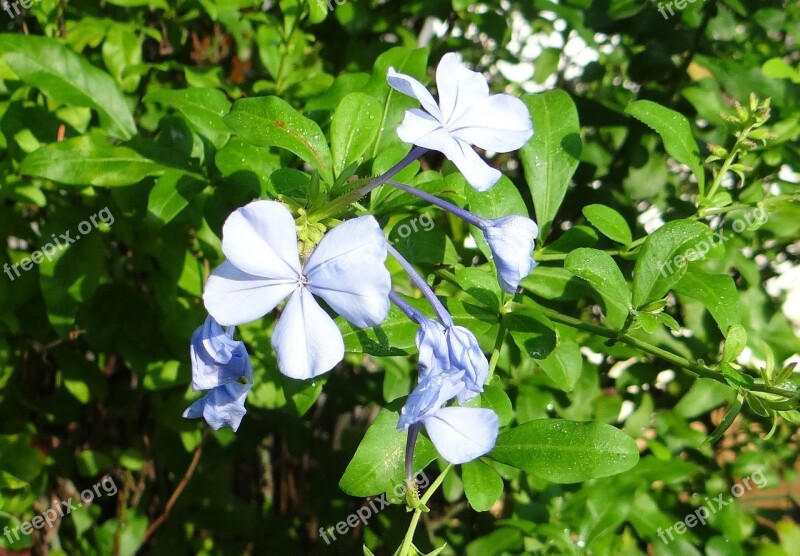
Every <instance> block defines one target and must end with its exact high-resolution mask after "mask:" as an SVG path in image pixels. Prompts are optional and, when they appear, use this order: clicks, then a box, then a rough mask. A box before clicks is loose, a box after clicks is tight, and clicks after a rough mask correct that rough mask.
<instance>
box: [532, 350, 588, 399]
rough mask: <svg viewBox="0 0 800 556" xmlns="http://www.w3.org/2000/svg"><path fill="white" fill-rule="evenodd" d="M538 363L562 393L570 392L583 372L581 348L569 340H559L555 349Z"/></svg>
mask: <svg viewBox="0 0 800 556" xmlns="http://www.w3.org/2000/svg"><path fill="white" fill-rule="evenodd" d="M538 363H539V366H540V367H541V368H542V369H543V370H544V372H545V373H546V374H547V376H548V377H550V380H552V381H553V382H555V383H556V386H557V387H558V388H559V389H561V390H563V391H564V392H572V390H573V389H574V388H575V384H576V383H577V382H578V379H579V378H580V377H581V372H582V371H583V358H582V357H581V348H580V346H578V344H576V343H575V342H572V341H570V340H561V341H560V342H559V343H558V345H557V346H556V349H555V350H554V351H553V352H552V353H551V354H550V355H548V356H547V357H545V358H544V359H542V360H541V361H539V362H538Z"/></svg>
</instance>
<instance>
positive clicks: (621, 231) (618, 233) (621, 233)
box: [583, 205, 633, 246]
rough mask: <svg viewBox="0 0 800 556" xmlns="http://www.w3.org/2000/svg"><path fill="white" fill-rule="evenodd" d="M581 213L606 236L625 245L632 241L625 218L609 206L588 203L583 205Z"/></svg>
mask: <svg viewBox="0 0 800 556" xmlns="http://www.w3.org/2000/svg"><path fill="white" fill-rule="evenodd" d="M583 215H584V216H585V217H586V219H587V220H588V221H589V222H591V223H592V226H594V227H595V228H597V229H598V230H600V232H601V233H602V234H603V235H605V236H606V237H607V238H609V239H613V240H614V241H616V242H617V243H621V244H622V245H625V246H627V245H630V244H631V241H633V238H632V237H631V229H630V228H629V227H628V223H627V222H626V221H625V218H624V217H623V216H622V215H621V214H620V213H618V212H617V211H615V210H614V209H612V208H611V207H607V206H605V205H589V206H587V207H583Z"/></svg>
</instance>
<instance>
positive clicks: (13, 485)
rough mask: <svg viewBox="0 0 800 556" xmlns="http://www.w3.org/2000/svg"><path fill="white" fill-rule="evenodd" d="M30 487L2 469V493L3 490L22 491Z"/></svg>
mask: <svg viewBox="0 0 800 556" xmlns="http://www.w3.org/2000/svg"><path fill="white" fill-rule="evenodd" d="M28 486H29V485H28V483H26V482H25V481H23V480H22V479H18V478H17V477H15V476H14V475H12V474H11V473H8V472H6V471H3V470H2V469H0V491H3V490H20V489H24V488H27V487H28Z"/></svg>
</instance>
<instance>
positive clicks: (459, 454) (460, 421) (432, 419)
mask: <svg viewBox="0 0 800 556" xmlns="http://www.w3.org/2000/svg"><path fill="white" fill-rule="evenodd" d="M423 423H424V425H425V430H426V431H427V433H428V436H429V437H430V439H431V442H433V445H434V446H436V450H437V451H438V452H439V455H440V456H442V457H443V458H444V459H445V460H447V461H449V462H450V463H453V464H461V463H467V462H468V461H472V460H474V459H477V458H479V457H481V456H483V455H486V454H487V453H489V452H490V451H491V449H492V448H494V444H495V442H496V441H497V433H498V431H499V427H500V423H499V419H498V417H497V414H496V413H495V412H494V411H492V410H491V409H485V408H478V407H443V408H442V409H440V410H439V411H436V412H435V413H432V414H431V415H429V416H428V417H426V418H425V419H424V420H423Z"/></svg>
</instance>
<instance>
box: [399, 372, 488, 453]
mask: <svg viewBox="0 0 800 556" xmlns="http://www.w3.org/2000/svg"><path fill="white" fill-rule="evenodd" d="M463 375H464V371H458V372H441V373H435V374H432V375H430V376H428V377H426V378H424V379H422V380H421V381H420V383H419V384H418V385H417V387H416V388H414V391H413V392H411V394H410V395H409V396H408V400H406V403H405V405H404V406H403V409H402V410H401V413H400V420H399V422H398V424H397V428H398V429H400V430H405V429H408V428H409V427H413V426H419V425H422V426H424V427H425V430H426V432H427V433H428V437H429V438H430V439H431V442H433V445H434V446H435V447H436V450H437V451H438V452H439V455H441V456H442V457H443V458H444V459H445V460H447V461H449V462H450V463H453V464H461V463H467V462H468V461H472V460H474V459H476V458H479V457H481V456H483V455H485V454H487V453H488V452H489V451H490V450H491V449H492V448H494V445H495V442H496V441H497V434H498V431H499V428H500V424H499V419H498V417H497V414H496V413H495V412H494V411H492V410H491V409H485V408H480V407H446V406H445V405H444V404H446V403H447V402H448V401H449V400H451V399H453V398H454V397H457V396H458V395H459V394H460V393H461V392H463V391H464V389H465V385H464V381H463Z"/></svg>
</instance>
